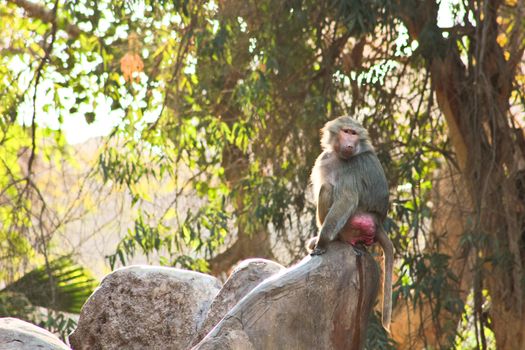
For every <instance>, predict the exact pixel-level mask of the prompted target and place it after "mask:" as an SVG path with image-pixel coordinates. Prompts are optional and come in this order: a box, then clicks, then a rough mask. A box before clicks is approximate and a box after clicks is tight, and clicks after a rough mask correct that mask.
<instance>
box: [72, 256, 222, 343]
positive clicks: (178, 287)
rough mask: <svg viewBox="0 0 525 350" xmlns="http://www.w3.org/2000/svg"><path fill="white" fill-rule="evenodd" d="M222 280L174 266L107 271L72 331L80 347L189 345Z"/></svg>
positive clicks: (74, 339)
mask: <svg viewBox="0 0 525 350" xmlns="http://www.w3.org/2000/svg"><path fill="white" fill-rule="evenodd" d="M220 287H221V285H220V282H219V281H218V280H217V279H216V278H215V277H212V276H209V275H205V274H202V273H198V272H193V271H186V270H180V269H175V268H168V267H153V266H129V267H125V268H122V269H118V270H116V271H114V272H113V273H111V274H109V275H107V276H106V277H105V278H104V279H103V281H102V283H101V285H100V286H99V287H98V288H97V289H96V290H95V292H94V293H93V294H92V295H91V296H90V297H89V299H88V300H87V302H86V304H85V305H84V306H83V308H82V311H81V313H80V319H79V322H78V326H77V329H76V330H75V331H74V332H73V333H72V334H71V335H70V337H69V341H70V343H71V347H72V348H73V349H75V350H84V349H86V350H87V349H89V350H98V349H163V350H164V349H187V348H188V347H189V346H190V342H191V340H192V339H193V337H194V336H195V334H196V333H197V331H198V329H199V328H200V325H201V324H202V322H203V320H204V317H205V315H206V314H207V312H208V308H209V306H210V304H211V301H212V300H213V298H214V297H215V296H216V295H217V293H218V292H219V289H220Z"/></svg>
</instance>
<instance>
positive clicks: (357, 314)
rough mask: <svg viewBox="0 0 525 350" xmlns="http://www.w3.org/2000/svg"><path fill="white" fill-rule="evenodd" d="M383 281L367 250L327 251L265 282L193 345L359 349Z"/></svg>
mask: <svg viewBox="0 0 525 350" xmlns="http://www.w3.org/2000/svg"><path fill="white" fill-rule="evenodd" d="M378 285H379V271H378V267H377V264H376V263H375V261H374V259H373V258H372V257H371V256H370V255H369V254H368V253H366V252H360V251H357V250H355V249H353V248H352V247H351V246H349V245H347V244H345V243H341V242H332V243H331V244H330V246H329V248H328V250H327V252H326V253H325V254H323V255H320V256H314V257H310V256H308V257H306V258H305V259H303V261H301V262H300V263H299V264H297V265H295V266H293V267H291V268H289V269H286V270H283V271H281V272H280V273H278V274H276V275H273V276H272V277H270V278H267V279H266V280H264V281H263V282H262V283H261V284H259V285H258V286H257V287H256V288H255V289H253V290H252V291H251V292H250V293H249V294H248V295H246V296H245V297H244V298H243V299H242V300H241V301H240V302H239V303H238V304H236V305H235V306H234V307H233V308H232V309H231V310H230V311H228V313H227V314H226V316H225V317H224V318H223V319H222V320H221V321H220V322H219V323H218V324H217V326H216V327H215V328H213V329H212V330H211V332H210V333H208V335H206V337H205V338H204V339H203V340H202V341H201V342H200V343H199V344H198V345H196V346H195V347H194V348H193V349H194V350H211V349H214V350H221V349H225V350H226V349H252V348H253V349H336V350H338V349H341V350H343V349H344V350H348V349H352V350H360V349H362V348H363V344H364V341H365V336H366V329H367V326H368V318H369V314H370V313H371V311H372V307H373V304H374V301H375V299H376V296H377V290H378Z"/></svg>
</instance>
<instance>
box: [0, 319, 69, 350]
mask: <svg viewBox="0 0 525 350" xmlns="http://www.w3.org/2000/svg"><path fill="white" fill-rule="evenodd" d="M0 349H2V350H35V349H38V350H69V347H68V346H67V345H66V344H64V343H63V342H61V341H60V339H58V338H57V337H56V336H55V335H53V334H52V333H50V332H48V331H47V330H45V329H43V328H40V327H37V326H35V325H34V324H31V323H28V322H25V321H22V320H19V319H17V318H11V317H5V318H0Z"/></svg>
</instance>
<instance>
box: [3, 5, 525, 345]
mask: <svg viewBox="0 0 525 350" xmlns="http://www.w3.org/2000/svg"><path fill="white" fill-rule="evenodd" d="M524 11H525V4H524V2H523V1H518V0H499V1H493V0H473V1H471V0H447V1H445V0H443V1H430V0H422V1H417V0H364V1H358V0H327V1H314V0H289V1H281V0H257V1H255V0H211V1H205V0H172V1H166V0H161V1H147V0H146V1H138V0H115V1H109V0H85V1H59V0H55V1H48V0H39V1H29V0H7V1H6V0H0V34H1V35H0V316H13V317H19V318H22V319H25V320H29V321H31V322H33V323H36V324H39V325H42V326H44V327H46V328H47V329H49V330H51V331H53V332H55V333H56V334H59V335H61V337H62V338H64V337H65V336H66V335H67V334H68V333H69V332H70V331H71V330H72V329H74V327H75V323H76V319H77V318H78V316H77V314H78V313H79V310H80V307H81V306H82V304H83V302H84V301H85V300H86V298H87V297H88V296H89V295H90V294H91V292H92V291H93V289H94V288H95V287H96V286H97V285H98V282H99V281H100V279H101V278H102V277H103V276H104V275H105V274H107V273H109V272H110V271H112V270H113V269H115V268H118V267H120V266H124V265H129V264H133V263H148V264H161V265H165V266H174V267H179V268H185V269H192V270H197V271H202V272H206V273H210V274H213V275H216V276H218V277H220V278H222V279H224V278H226V276H227V274H228V272H229V271H230V269H231V268H232V266H234V265H235V264H236V263H237V262H238V261H239V260H242V259H245V258H249V257H264V258H269V259H272V260H275V261H277V262H279V263H282V264H285V265H290V264H293V263H295V262H297V261H299V260H300V259H302V258H303V257H304V256H305V255H306V250H305V248H304V243H305V241H306V240H307V239H308V238H310V237H312V236H313V235H315V234H316V232H317V228H316V226H315V207H314V204H313V202H312V195H311V193H310V186H309V176H310V171H311V168H312V166H313V163H314V160H315V158H316V157H317V156H318V154H319V153H320V151H321V149H320V146H319V136H320V135H319V129H320V128H321V127H322V126H323V124H324V123H325V122H326V121H328V120H330V119H333V118H334V117H337V116H340V115H344V114H346V115H351V116H353V117H355V118H356V119H358V120H360V121H362V122H363V124H364V125H365V127H367V128H368V130H369V133H370V136H371V139H372V143H373V144H374V146H375V148H376V151H377V154H378V157H379V159H380V160H381V162H382V164H383V167H384V168H385V172H386V174H387V178H388V180H389V183H390V194H391V196H390V199H391V205H390V211H389V218H388V220H387V222H386V223H385V227H386V229H387V231H388V234H389V236H390V237H391V239H392V240H393V242H394V245H395V252H396V266H395V286H394V304H395V305H394V313H393V325H392V333H391V334H390V336H388V335H387V334H385V333H384V332H383V330H382V328H381V327H380V324H379V323H378V319H377V318H374V319H373V324H372V325H371V327H370V329H369V335H368V343H367V348H368V349H496V348H498V349H512V350H516V349H523V348H524V347H525V317H524V312H525V306H524V300H523V299H524V296H525V293H524V289H525V273H524V263H525V136H524V128H525V109H524V106H525V89H524V88H525V75H524V73H525V72H524V56H523V53H524V49H525V13H524Z"/></svg>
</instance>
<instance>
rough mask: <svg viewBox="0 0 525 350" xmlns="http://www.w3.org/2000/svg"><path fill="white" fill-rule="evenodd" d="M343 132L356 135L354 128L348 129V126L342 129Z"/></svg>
mask: <svg viewBox="0 0 525 350" xmlns="http://www.w3.org/2000/svg"><path fill="white" fill-rule="evenodd" d="M343 132H344V133H345V134H350V135H357V132H356V131H355V130H354V129H350V128H344V129H343Z"/></svg>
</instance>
